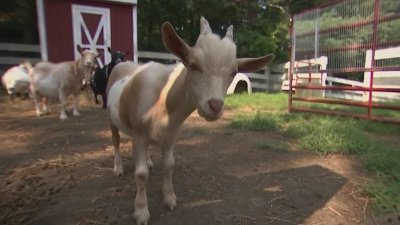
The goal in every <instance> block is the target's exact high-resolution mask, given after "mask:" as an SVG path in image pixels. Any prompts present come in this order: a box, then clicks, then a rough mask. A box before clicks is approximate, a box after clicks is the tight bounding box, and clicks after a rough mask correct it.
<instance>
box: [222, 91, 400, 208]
mask: <svg viewBox="0 0 400 225" xmlns="http://www.w3.org/2000/svg"><path fill="white" fill-rule="evenodd" d="M253 96H254V99H253ZM227 106H228V108H232V109H234V110H235V112H236V116H234V118H233V119H232V121H231V126H232V127H233V128H235V129H246V130H252V131H259V132H263V131H268V132H278V133H281V134H282V135H284V136H286V137H288V138H291V139H292V140H293V141H295V142H297V144H298V145H299V146H300V147H301V148H302V149H304V150H306V151H311V152H313V153H316V154H322V155H323V154H354V155H358V156H359V158H360V160H361V162H363V163H364V165H365V167H366V168H367V169H368V170H369V171H370V172H371V174H372V175H374V176H375V179H374V182H373V183H371V184H366V185H365V191H366V193H368V194H369V195H370V196H371V198H372V200H373V201H372V202H373V207H374V208H375V209H376V210H377V211H380V212H393V211H396V210H398V209H400V150H399V149H400V148H399V147H398V146H396V145H395V144H391V143H388V142H387V141H386V139H382V138H381V136H383V135H385V136H387V137H389V140H390V138H392V139H393V138H397V137H400V126H397V125H390V124H383V123H377V122H372V121H366V120H356V119H352V118H346V117H334V116H324V115H317V114H311V113H291V114H290V113H288V112H287V95H285V94H261V93H257V94H255V95H232V96H230V97H228V101H227ZM249 107H250V108H251V109H253V110H252V111H251V112H249V110H248V108H249ZM258 147H259V149H271V148H272V147H273V146H270V145H268V144H265V143H260V145H259V146H258Z"/></svg>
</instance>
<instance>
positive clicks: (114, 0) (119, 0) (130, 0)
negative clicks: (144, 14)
mask: <svg viewBox="0 0 400 225" xmlns="http://www.w3.org/2000/svg"><path fill="white" fill-rule="evenodd" d="M96 1H98V2H111V3H123V4H131V5H134V4H135V5H136V4H137V0H96Z"/></svg>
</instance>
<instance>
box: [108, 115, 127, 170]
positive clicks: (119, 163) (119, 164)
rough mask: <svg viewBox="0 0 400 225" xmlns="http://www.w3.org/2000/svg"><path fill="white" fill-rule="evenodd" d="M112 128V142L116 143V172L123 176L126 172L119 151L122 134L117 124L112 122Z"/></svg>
mask: <svg viewBox="0 0 400 225" xmlns="http://www.w3.org/2000/svg"><path fill="white" fill-rule="evenodd" d="M110 130H111V136H112V142H113V145H114V173H115V174H116V175H117V176H122V175H123V173H124V168H123V166H122V159H121V154H120V152H119V143H120V136H119V130H118V128H117V127H116V126H114V125H112V124H111V122H110Z"/></svg>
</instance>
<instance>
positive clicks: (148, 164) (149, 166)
mask: <svg viewBox="0 0 400 225" xmlns="http://www.w3.org/2000/svg"><path fill="white" fill-rule="evenodd" d="M153 166H154V163H153V161H151V159H150V158H148V159H147V167H148V168H149V169H151V168H153Z"/></svg>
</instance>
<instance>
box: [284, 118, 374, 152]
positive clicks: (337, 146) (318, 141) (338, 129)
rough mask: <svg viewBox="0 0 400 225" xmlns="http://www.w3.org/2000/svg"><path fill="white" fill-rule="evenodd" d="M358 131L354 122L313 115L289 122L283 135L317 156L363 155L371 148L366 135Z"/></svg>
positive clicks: (357, 125)
mask: <svg viewBox="0 0 400 225" xmlns="http://www.w3.org/2000/svg"><path fill="white" fill-rule="evenodd" d="M359 130H360V126H359V124H358V121H356V120H353V119H347V118H340V119H339V118H337V117H328V116H317V115H314V116H312V117H311V118H308V119H304V118H302V119H300V120H298V121H292V122H289V123H288V124H287V128H286V130H285V131H284V133H285V134H287V135H288V136H289V137H293V138H296V139H297V140H298V142H299V144H300V146H301V147H302V148H303V149H307V150H309V151H312V152H314V153H317V154H331V153H340V154H348V153H363V152H365V151H366V150H368V149H369V148H370V146H371V143H370V141H369V139H368V138H367V135H366V134H365V133H363V132H359Z"/></svg>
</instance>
